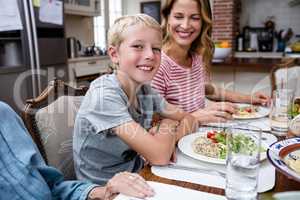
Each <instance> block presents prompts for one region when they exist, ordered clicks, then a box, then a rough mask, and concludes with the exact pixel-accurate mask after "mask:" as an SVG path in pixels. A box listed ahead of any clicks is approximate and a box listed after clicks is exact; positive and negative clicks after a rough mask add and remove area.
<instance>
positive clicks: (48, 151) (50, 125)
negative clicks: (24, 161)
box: [22, 79, 88, 179]
mask: <svg viewBox="0 0 300 200" xmlns="http://www.w3.org/2000/svg"><path fill="white" fill-rule="evenodd" d="M87 89H88V88H87V87H81V88H73V87H71V86H69V85H68V84H66V83H64V82H63V81H61V80H56V79H55V80H53V81H51V82H50V83H49V85H48V87H47V88H46V89H45V90H44V91H43V92H42V93H41V94H40V95H39V96H38V97H37V98H34V99H29V100H27V101H26V105H25V108H24V110H23V113H22V117H23V120H24V123H25V125H26V127H27V129H28V131H29V133H30V134H31V136H32V138H33V140H34V142H35V143H36V144H37V146H38V148H39V150H40V152H41V154H42V156H43V158H44V159H45V161H46V163H47V164H49V165H51V166H54V167H56V168H58V169H59V170H61V171H62V173H63V174H64V175H65V177H66V179H74V178H75V173H74V166H73V150H72V137H73V127H74V122H75V116H76V113H77V111H78V109H79V106H80V104H81V100H82V98H83V96H84V95H85V93H86V91H87Z"/></svg>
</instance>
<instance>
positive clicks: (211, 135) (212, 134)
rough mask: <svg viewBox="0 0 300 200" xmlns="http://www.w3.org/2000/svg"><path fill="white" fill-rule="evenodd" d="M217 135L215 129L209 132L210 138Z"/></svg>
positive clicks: (208, 136)
mask: <svg viewBox="0 0 300 200" xmlns="http://www.w3.org/2000/svg"><path fill="white" fill-rule="evenodd" d="M215 135H216V133H215V132H213V131H210V132H207V138H210V139H212V138H214V137H215Z"/></svg>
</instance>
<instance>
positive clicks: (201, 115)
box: [192, 102, 237, 124]
mask: <svg viewBox="0 0 300 200" xmlns="http://www.w3.org/2000/svg"><path fill="white" fill-rule="evenodd" d="M236 112H237V106H236V105H235V104H233V103H229V102H209V103H208V105H207V106H206V108H204V109H199V110H197V111H195V112H193V113H192V115H193V116H194V117H196V118H197V120H198V121H199V122H200V124H207V123H211V122H213V123H216V122H221V123H223V122H226V121H228V120H232V114H234V113H236Z"/></svg>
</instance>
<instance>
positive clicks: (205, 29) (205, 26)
mask: <svg viewBox="0 0 300 200" xmlns="http://www.w3.org/2000/svg"><path fill="white" fill-rule="evenodd" d="M191 1H196V2H197V3H198V5H199V8H200V12H201V21H202V26H201V31H200V34H199V36H198V37H197V38H196V39H195V40H194V41H193V43H192V45H191V48H190V49H189V51H190V52H196V53H199V54H201V55H202V58H203V62H204V64H205V71H206V73H207V75H209V74H210V66H211V61H212V58H213V52H214V43H213V41H212V12H211V7H210V3H209V0H191ZM175 2H176V0H165V1H164V4H163V5H162V8H161V14H162V29H163V44H166V43H167V42H168V41H169V40H170V37H169V33H168V28H167V27H168V17H169V15H170V13H171V9H172V7H173V5H174V3H175Z"/></svg>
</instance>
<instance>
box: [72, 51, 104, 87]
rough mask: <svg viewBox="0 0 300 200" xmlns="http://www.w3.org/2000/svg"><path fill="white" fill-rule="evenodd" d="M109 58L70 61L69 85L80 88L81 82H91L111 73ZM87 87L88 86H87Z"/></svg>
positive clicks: (83, 58) (74, 59) (81, 58)
mask: <svg viewBox="0 0 300 200" xmlns="http://www.w3.org/2000/svg"><path fill="white" fill-rule="evenodd" d="M109 66H110V59H109V57H108V56H95V57H79V58H73V59H69V60H68V68H69V84H70V85H72V86H74V87H78V86H79V85H82V84H81V82H83V81H87V82H90V81H92V80H93V79H95V78H97V77H99V76H100V75H101V74H104V73H107V72H108V71H109ZM85 85H86V84H85Z"/></svg>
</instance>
